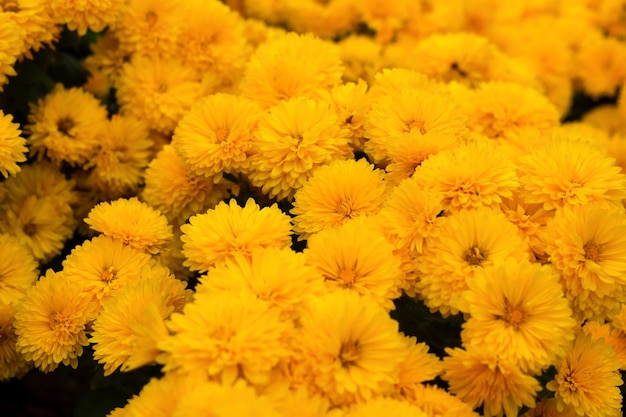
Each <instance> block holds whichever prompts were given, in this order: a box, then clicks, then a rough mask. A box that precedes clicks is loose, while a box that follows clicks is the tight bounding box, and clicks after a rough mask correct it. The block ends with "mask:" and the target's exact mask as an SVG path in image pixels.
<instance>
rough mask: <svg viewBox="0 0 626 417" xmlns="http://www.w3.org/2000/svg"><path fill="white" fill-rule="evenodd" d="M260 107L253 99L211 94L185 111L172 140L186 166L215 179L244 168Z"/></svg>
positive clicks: (247, 163) (217, 179)
mask: <svg viewBox="0 0 626 417" xmlns="http://www.w3.org/2000/svg"><path fill="white" fill-rule="evenodd" d="M260 116H261V109H260V107H259V106H258V104H256V103H255V102H254V101H251V100H248V99H245V98H242V97H239V96H234V95H229V94H215V95H210V96H208V97H206V98H204V99H202V100H201V101H200V102H198V103H197V104H196V105H194V106H193V107H192V109H191V110H190V111H189V112H188V113H187V114H185V116H184V117H183V118H182V120H181V121H180V123H179V124H178V126H177V127H176V130H175V131H174V139H173V144H174V147H175V148H176V151H177V152H178V154H179V155H180V156H181V157H182V158H183V160H184V161H185V163H186V164H187V165H188V166H189V168H190V169H191V170H192V171H193V172H195V173H197V174H201V175H204V176H206V177H213V178H214V180H215V181H219V179H221V178H222V173H223V172H237V171H242V170H245V169H246V168H247V167H248V166H249V164H250V162H249V161H248V156H249V154H250V153H251V149H250V148H251V146H252V140H253V138H254V136H253V133H254V130H255V129H256V126H257V123H258V121H259V117H260Z"/></svg>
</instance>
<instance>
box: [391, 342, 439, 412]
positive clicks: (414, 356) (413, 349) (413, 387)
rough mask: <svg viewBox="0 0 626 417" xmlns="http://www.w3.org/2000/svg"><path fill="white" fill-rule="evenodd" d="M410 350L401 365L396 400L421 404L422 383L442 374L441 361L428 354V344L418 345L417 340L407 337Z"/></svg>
mask: <svg viewBox="0 0 626 417" xmlns="http://www.w3.org/2000/svg"><path fill="white" fill-rule="evenodd" d="M404 341H405V343H406V346H407V349H408V355H407V356H406V359H405V360H404V361H403V362H402V363H401V364H400V378H399V381H398V383H397V384H396V385H395V392H394V394H393V397H394V398H405V399H407V400H409V401H410V402H412V403H417V402H419V399H420V392H421V391H422V390H421V387H423V385H422V382H425V381H431V380H433V379H435V377H437V376H439V374H440V373H441V370H442V368H441V361H440V360H439V358H438V357H437V356H435V355H434V354H432V353H428V345H427V344H426V343H423V342H422V343H417V338H415V337H408V336H405V338H404Z"/></svg>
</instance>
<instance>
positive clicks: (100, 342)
mask: <svg viewBox="0 0 626 417" xmlns="http://www.w3.org/2000/svg"><path fill="white" fill-rule="evenodd" d="M185 287H186V284H185V283H184V282H182V281H179V280H177V279H176V278H174V277H173V276H172V275H170V274H169V271H168V270H167V268H164V267H160V266H159V267H158V268H145V269H144V271H143V275H142V276H141V277H140V279H139V280H138V281H137V282H135V283H132V284H129V285H127V286H126V287H124V288H122V289H121V290H119V291H118V292H117V293H115V295H114V296H113V297H112V298H110V299H109V300H107V302H105V303H104V304H103V306H102V311H101V312H100V314H99V315H98V318H97V319H96V321H95V322H94V324H93V326H92V333H91V338H90V339H89V341H90V342H91V343H93V344H94V347H93V349H94V359H95V360H97V361H98V362H100V363H102V364H103V365H104V375H105V376H106V375H110V374H111V373H113V372H114V371H115V370H116V369H118V368H120V369H121V371H123V372H126V371H130V370H133V369H136V368H138V367H140V366H143V365H147V364H149V363H151V362H154V360H155V359H156V357H157V355H158V354H159V350H158V348H157V344H158V343H159V342H160V341H161V340H163V339H165V338H166V337H167V336H168V332H167V328H166V327H165V320H167V319H168V318H169V317H170V315H171V314H172V313H174V312H181V311H182V310H183V307H184V305H185V303H186V302H188V301H190V300H191V291H189V290H185Z"/></svg>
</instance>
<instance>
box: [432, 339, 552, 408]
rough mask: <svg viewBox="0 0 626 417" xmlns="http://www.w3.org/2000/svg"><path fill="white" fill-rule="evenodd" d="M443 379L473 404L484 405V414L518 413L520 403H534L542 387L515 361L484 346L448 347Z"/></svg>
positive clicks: (531, 404) (451, 390) (454, 392)
mask: <svg viewBox="0 0 626 417" xmlns="http://www.w3.org/2000/svg"><path fill="white" fill-rule="evenodd" d="M446 353H447V354H448V355H449V356H446V357H445V358H443V379H444V380H446V381H448V384H449V386H450V388H449V390H450V392H451V393H453V394H455V395H456V396H458V397H460V398H461V399H462V400H463V401H465V402H466V403H468V404H469V405H470V406H472V407H473V408H476V407H478V406H481V405H482V407H483V413H484V415H485V417H502V416H503V415H504V414H506V415H507V417H515V416H517V414H518V412H519V409H520V407H522V406H526V407H534V406H535V395H536V393H537V392H538V391H539V390H540V389H541V387H540V385H539V383H538V382H537V380H536V379H535V378H533V377H532V376H530V375H527V374H525V373H524V372H522V370H521V369H520V368H519V367H518V366H516V364H515V363H512V362H510V361H507V360H504V359H501V358H498V357H497V356H493V355H492V354H491V352H486V351H484V350H483V349H482V347H481V348H476V347H471V348H468V349H467V350H463V349H460V348H454V349H450V348H447V349H446Z"/></svg>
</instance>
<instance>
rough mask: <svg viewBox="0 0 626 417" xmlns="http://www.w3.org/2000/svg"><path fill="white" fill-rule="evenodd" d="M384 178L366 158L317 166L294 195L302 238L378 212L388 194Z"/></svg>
mask: <svg viewBox="0 0 626 417" xmlns="http://www.w3.org/2000/svg"><path fill="white" fill-rule="evenodd" d="M384 178H385V174H384V173H383V172H381V171H380V170H377V169H375V168H374V166H373V165H371V164H369V163H368V162H367V161H366V160H365V159H360V160H358V161H354V160H346V161H333V162H331V163H330V165H326V166H322V167H320V168H318V169H316V170H315V171H314V172H313V175H312V176H311V178H309V180H308V181H307V182H306V183H305V184H304V185H303V186H302V188H300V189H299V190H298V191H297V192H296V194H295V196H294V202H293V208H292V209H291V214H293V215H294V216H295V217H294V218H293V220H292V221H293V224H294V227H293V229H294V231H295V232H296V233H297V234H298V235H299V239H300V240H303V239H308V238H309V237H310V236H311V235H313V234H315V233H317V232H319V231H321V230H323V229H325V228H327V227H332V226H339V225H341V224H343V223H345V222H346V221H348V220H350V219H354V218H357V217H361V216H365V217H367V216H372V215H374V214H376V213H377V212H378V211H379V210H380V209H381V207H382V205H383V202H384V200H385V197H386V194H387V184H386V183H385V181H384Z"/></svg>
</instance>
